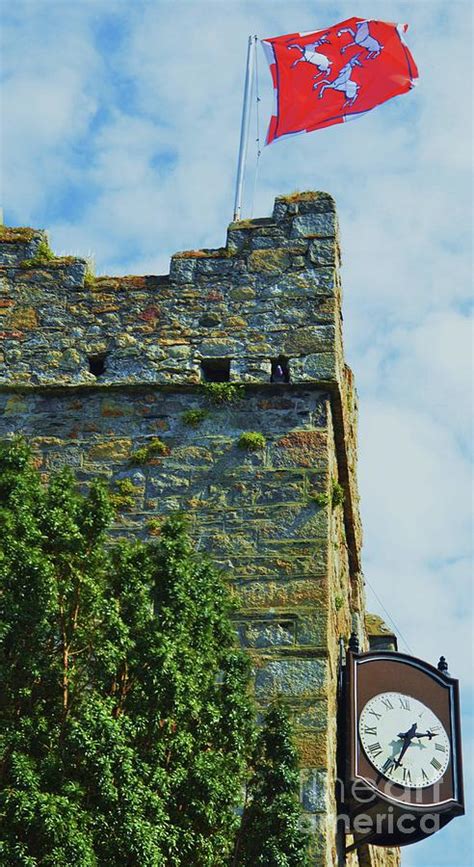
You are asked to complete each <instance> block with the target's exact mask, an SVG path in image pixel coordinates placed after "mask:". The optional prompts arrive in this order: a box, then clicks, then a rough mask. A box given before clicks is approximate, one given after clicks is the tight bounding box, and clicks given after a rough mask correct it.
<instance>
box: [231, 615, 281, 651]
mask: <svg viewBox="0 0 474 867" xmlns="http://www.w3.org/2000/svg"><path fill="white" fill-rule="evenodd" d="M237 629H238V634H239V639H240V641H241V643H242V645H243V646H244V647H256V648H258V647H290V646H291V645H292V644H294V643H295V621H294V620H285V619H283V617H282V618H281V619H272V620H253V621H252V622H250V623H248V622H247V623H246V622H243V623H242V622H238V623H237Z"/></svg>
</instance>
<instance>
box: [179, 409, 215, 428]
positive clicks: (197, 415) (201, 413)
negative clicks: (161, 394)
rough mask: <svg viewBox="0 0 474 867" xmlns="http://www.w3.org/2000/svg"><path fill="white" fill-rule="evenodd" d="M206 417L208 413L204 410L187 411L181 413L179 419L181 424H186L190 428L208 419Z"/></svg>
mask: <svg viewBox="0 0 474 867" xmlns="http://www.w3.org/2000/svg"><path fill="white" fill-rule="evenodd" d="M208 415H209V413H208V412H207V410H205V409H188V410H186V412H183V414H182V416H181V418H182V421H183V424H187V425H189V426H190V427H197V426H198V425H200V424H201V422H203V421H204V420H205V419H206V418H207V417H208Z"/></svg>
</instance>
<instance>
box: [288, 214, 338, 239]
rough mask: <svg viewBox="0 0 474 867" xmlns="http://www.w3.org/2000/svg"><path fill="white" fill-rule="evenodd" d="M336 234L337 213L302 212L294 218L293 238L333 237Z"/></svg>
mask: <svg viewBox="0 0 474 867" xmlns="http://www.w3.org/2000/svg"><path fill="white" fill-rule="evenodd" d="M335 235H336V215H335V214H334V213H325V214H314V213H308V214H300V215H298V216H297V217H295V219H294V220H293V224H292V229H291V237H292V238H311V237H313V236H317V237H320V238H332V237H335Z"/></svg>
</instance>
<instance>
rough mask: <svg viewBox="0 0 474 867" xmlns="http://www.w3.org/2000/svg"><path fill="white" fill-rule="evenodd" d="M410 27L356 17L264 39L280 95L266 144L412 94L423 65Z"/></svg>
mask: <svg viewBox="0 0 474 867" xmlns="http://www.w3.org/2000/svg"><path fill="white" fill-rule="evenodd" d="M406 30H407V25H406V24H392V23H390V22H387V21H376V20H374V19H372V18H371V19H367V18H357V17H355V16H353V17H352V18H347V19H346V20H345V21H339V22H338V23H337V24H334V25H333V26H332V27H325V28H324V30H314V31H311V32H310V31H306V32H304V33H301V32H299V33H298V32H297V33H286V34H284V35H282V36H275V37H273V38H271V39H263V40H262V45H263V48H264V50H265V54H266V56H267V59H268V63H269V66H270V72H271V76H272V82H273V89H274V94H275V109H274V111H273V114H272V117H271V119H270V125H269V127H268V133H267V139H266V143H267V144H270V143H271V142H273V141H275V139H280V138H282V137H283V136H290V135H298V134H299V133H302V132H312V131H313V130H316V129H324V128H325V127H327V126H333V124H338V123H345V121H347V120H353V119H355V118H356V117H362V115H364V114H366V113H367V112H368V111H371V110H372V109H373V108H375V107H376V106H377V105H382V103H384V102H387V100H389V99H393V97H395V96H399V95H400V94H402V93H408V91H409V90H411V89H412V88H413V87H415V85H416V83H417V81H418V70H417V68H416V63H415V61H414V59H413V56H412V54H411V52H410V50H409V48H408V46H407V44H406V42H405V39H404V34H405V32H406ZM320 46H321V47H320ZM348 49H349V50H348ZM367 61H370V63H369V62H367Z"/></svg>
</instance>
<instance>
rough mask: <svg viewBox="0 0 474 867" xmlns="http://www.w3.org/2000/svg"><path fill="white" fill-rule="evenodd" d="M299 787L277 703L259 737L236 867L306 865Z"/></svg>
mask: <svg viewBox="0 0 474 867" xmlns="http://www.w3.org/2000/svg"><path fill="white" fill-rule="evenodd" d="M298 789H299V774H298V761H297V755H296V750H295V747H294V744H293V742H292V739H291V726H290V722H289V720H288V717H287V715H286V713H285V711H284V710H283V708H280V707H276V708H273V709H271V710H270V711H269V712H268V713H267V714H266V717H265V720H264V725H263V728H262V731H261V733H260V735H259V737H258V740H257V744H256V748H255V755H254V774H253V777H252V778H251V780H250V782H249V784H248V786H247V803H246V806H245V809H244V813H243V817H242V825H241V829H240V832H239V835H238V838H237V843H236V848H235V855H234V862H233V863H234V865H235V867H309V860H308V857H307V855H306V848H307V836H306V834H305V833H304V831H303V830H302V829H301V828H300V808H299V804H298Z"/></svg>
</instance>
